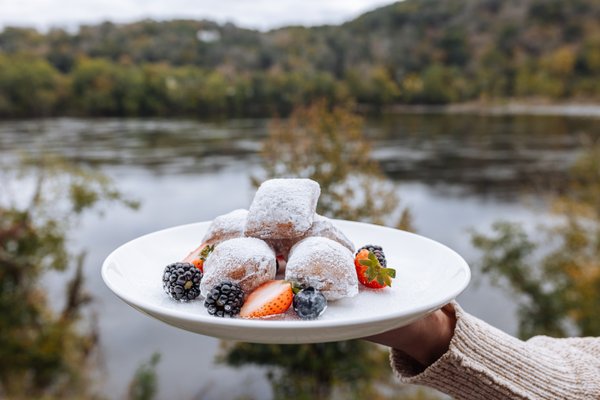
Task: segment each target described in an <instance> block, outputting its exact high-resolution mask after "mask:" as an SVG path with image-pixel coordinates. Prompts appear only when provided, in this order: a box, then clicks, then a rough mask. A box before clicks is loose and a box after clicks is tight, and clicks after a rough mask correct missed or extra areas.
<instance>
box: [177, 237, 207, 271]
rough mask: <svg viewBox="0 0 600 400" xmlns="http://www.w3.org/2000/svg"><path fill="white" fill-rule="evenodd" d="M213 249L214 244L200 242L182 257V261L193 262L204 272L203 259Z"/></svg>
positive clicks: (204, 259)
mask: <svg viewBox="0 0 600 400" xmlns="http://www.w3.org/2000/svg"><path fill="white" fill-rule="evenodd" d="M214 249H215V246H214V245H213V246H211V245H207V244H205V243H202V244H201V245H200V246H198V247H197V248H196V249H194V250H193V251H192V252H191V253H190V254H188V255H187V256H186V257H185V258H184V259H183V262H188V263H190V264H193V265H194V266H195V267H196V268H198V269H199V270H200V271H202V272H204V261H206V258H207V257H208V255H209V254H210V253H211V252H212V251H213V250H214Z"/></svg>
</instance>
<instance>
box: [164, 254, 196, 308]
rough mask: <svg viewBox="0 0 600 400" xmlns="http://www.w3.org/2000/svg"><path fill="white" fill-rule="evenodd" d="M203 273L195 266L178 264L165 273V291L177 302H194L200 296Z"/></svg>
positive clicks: (171, 265)
mask: <svg viewBox="0 0 600 400" xmlns="http://www.w3.org/2000/svg"><path fill="white" fill-rule="evenodd" d="M201 280H202V272H200V270H199V269H198V268H196V267H195V266H194V265H193V264H190V263H184V262H176V263H173V264H169V265H167V267H166V268H165V272H164V273H163V289H164V290H165V292H166V293H167V294H168V295H169V296H170V297H171V298H173V299H175V300H183V301H187V300H194V299H195V298H196V297H198V296H199V295H200V281H201Z"/></svg>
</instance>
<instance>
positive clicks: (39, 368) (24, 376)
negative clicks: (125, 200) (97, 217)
mask: <svg viewBox="0 0 600 400" xmlns="http://www.w3.org/2000/svg"><path fill="white" fill-rule="evenodd" d="M2 173H3V174H6V175H7V176H12V177H15V176H19V175H24V176H27V177H29V178H34V182H35V186H34V187H33V188H32V191H31V197H30V200H29V201H28V202H25V201H19V202H18V203H16V201H15V200H14V199H10V198H8V197H7V196H8V194H9V193H10V191H9V188H8V187H5V189H6V190H5V191H3V193H1V195H2V196H1V197H0V393H1V394H2V396H3V397H8V398H41V397H43V398H82V397H85V398H93V397H95V395H94V392H93V387H92V385H91V384H90V383H91V382H90V379H89V378H90V376H89V374H90V367H91V366H92V364H93V355H94V354H95V350H96V346H97V342H98V336H97V332H96V329H95V328H94V327H93V325H92V326H91V327H88V328H85V327H84V326H82V323H83V322H86V323H87V324H89V323H91V322H93V321H89V320H87V321H84V318H83V316H82V308H83V307H84V306H85V305H86V304H88V303H89V302H90V300H91V298H90V296H89V295H88V294H87V293H86V292H85V290H84V288H83V283H84V279H83V262H84V253H81V254H72V253H71V252H70V251H69V249H68V239H67V237H68V230H69V228H70V227H71V226H72V224H73V223H74V222H75V220H76V216H77V215H78V214H80V213H81V212H83V211H85V210H89V209H91V208H93V207H96V206H97V205H99V204H100V203H102V202H104V201H107V200H121V197H120V195H119V194H118V192H116V191H115V190H114V189H113V188H112V185H111V184H110V182H108V181H107V180H106V178H103V177H100V176H99V175H97V173H93V172H90V171H87V170H85V169H81V168H76V167H74V166H72V165H69V164H66V163H64V162H61V161H60V160H57V159H52V158H49V159H37V160H36V162H35V165H32V164H28V163H27V162H24V163H23V164H22V165H19V166H14V165H12V166H11V167H9V166H6V165H3V166H2ZM15 174H16V175H15ZM8 181H9V180H6V182H8ZM69 188H71V190H69ZM74 188H76V189H74ZM24 191H25V187H24V186H21V187H20V193H21V194H23V193H26V192H24ZM69 192H71V197H69V196H65V194H68V193H69ZM73 193H77V194H76V195H73ZM21 200H23V199H21ZM71 268H74V273H73V277H72V279H71V280H70V282H68V284H67V286H66V290H65V299H66V301H65V304H64V306H63V308H62V310H60V311H59V312H56V311H54V310H53V309H52V308H51V307H50V305H49V301H48V299H47V298H46V295H45V292H44V290H43V289H42V288H41V286H40V280H41V279H42V277H43V276H44V274H45V273H46V272H48V271H50V270H56V271H68V270H70V269H71Z"/></svg>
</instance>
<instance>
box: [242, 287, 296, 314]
mask: <svg viewBox="0 0 600 400" xmlns="http://www.w3.org/2000/svg"><path fill="white" fill-rule="evenodd" d="M293 299H294V293H293V292H292V284H291V283H290V282H287V281H283V280H273V281H268V282H265V283H263V284H262V285H260V286H259V287H258V288H256V289H255V290H254V291H253V292H252V293H250V295H249V296H248V298H247V299H246V302H245V303H244V305H243V306H242V309H241V311H240V317H244V318H260V317H266V316H269V315H275V314H282V313H284V312H286V311H287V309H288V308H290V305H291V304H292V300H293Z"/></svg>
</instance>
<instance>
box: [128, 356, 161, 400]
mask: <svg viewBox="0 0 600 400" xmlns="http://www.w3.org/2000/svg"><path fill="white" fill-rule="evenodd" d="M159 361H160V354H159V353H154V354H152V356H151V357H150V360H148V362H146V363H143V364H142V365H140V366H139V367H138V369H137V370H136V371H135V375H134V377H133V380H132V381H131V383H130V384H129V390H128V396H127V398H128V399H129V400H152V399H154V398H156V393H157V392H158V382H157V380H158V378H157V374H156V366H157V364H158V362H159Z"/></svg>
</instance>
